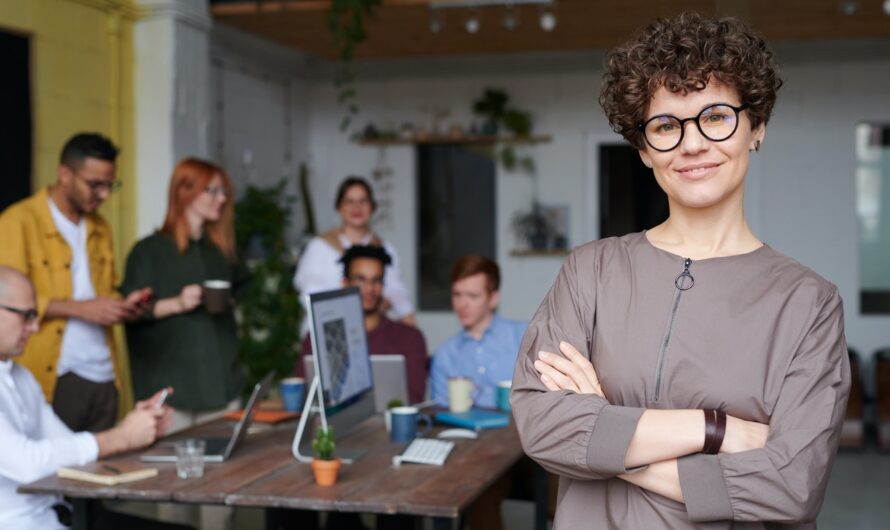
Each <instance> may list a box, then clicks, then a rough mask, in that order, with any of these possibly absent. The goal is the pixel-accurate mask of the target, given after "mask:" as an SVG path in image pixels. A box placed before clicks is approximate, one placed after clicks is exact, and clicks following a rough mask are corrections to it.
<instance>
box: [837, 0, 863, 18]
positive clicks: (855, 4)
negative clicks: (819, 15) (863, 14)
mask: <svg viewBox="0 0 890 530" xmlns="http://www.w3.org/2000/svg"><path fill="white" fill-rule="evenodd" d="M838 9H839V10H840V12H841V13H843V14H844V15H846V16H848V17H851V16H853V15H855V14H856V13H858V12H859V1H858V0H841V2H840V4H838Z"/></svg>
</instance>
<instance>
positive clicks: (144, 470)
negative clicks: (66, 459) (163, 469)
mask: <svg viewBox="0 0 890 530" xmlns="http://www.w3.org/2000/svg"><path fill="white" fill-rule="evenodd" d="M56 474H57V475H58V476H59V478H69V479H73V480H80V481H83V482H92V483H94V484H102V485H104V486H114V485H115V484H124V483H127V482H135V481H137V480H142V479H146V478H151V477H154V476H156V475H157V474H158V470H157V469H155V468H153V467H139V468H135V469H133V468H131V467H127V468H125V467H123V464H118V463H115V464H114V465H111V464H103V463H101V462H96V463H94V464H90V465H87V466H83V467H77V468H76V467H63V468H60V469H59V470H58V471H57V472H56Z"/></svg>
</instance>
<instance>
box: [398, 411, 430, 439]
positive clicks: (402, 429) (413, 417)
mask: <svg viewBox="0 0 890 530" xmlns="http://www.w3.org/2000/svg"><path fill="white" fill-rule="evenodd" d="M389 414H390V423H391V424H392V430H391V431H389V438H390V440H392V441H393V442H396V443H406V442H410V441H411V440H413V439H415V438H417V436H418V435H420V434H425V433H426V432H427V431H429V430H430V428H431V427H432V426H433V422H432V420H430V417H429V416H427V415H426V414H421V413H420V411H419V409H418V408H417V407H395V408H392V409H389ZM421 421H422V422H424V423H425V424H426V428H425V429H424V430H423V431H422V432H420V433H418V432H417V423H418V422H421Z"/></svg>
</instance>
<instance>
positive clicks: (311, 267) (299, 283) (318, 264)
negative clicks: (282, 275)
mask: <svg viewBox="0 0 890 530" xmlns="http://www.w3.org/2000/svg"><path fill="white" fill-rule="evenodd" d="M338 259H339V254H338V253H337V251H336V250H335V249H334V248H332V247H331V246H330V245H329V244H327V243H326V242H325V241H324V240H322V239H321V238H318V237H316V238H313V239H312V240H311V241H309V244H307V245H306V250H304V251H303V255H302V256H300V263H299V264H298V265H297V270H296V272H295V273H294V287H296V289H297V290H298V291H299V292H300V297H301V298H302V297H303V296H305V295H307V294H312V293H317V292H319V291H324V290H327V289H336V288H337V287H339V285H340V279H341V278H342V277H343V266H342V265H340V264H339V263H337V260H338Z"/></svg>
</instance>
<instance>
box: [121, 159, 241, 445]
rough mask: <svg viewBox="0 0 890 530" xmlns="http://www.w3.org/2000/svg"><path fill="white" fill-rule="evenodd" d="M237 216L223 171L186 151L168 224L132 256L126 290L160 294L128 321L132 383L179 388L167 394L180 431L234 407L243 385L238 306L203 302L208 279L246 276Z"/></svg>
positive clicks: (141, 388) (233, 280)
mask: <svg viewBox="0 0 890 530" xmlns="http://www.w3.org/2000/svg"><path fill="white" fill-rule="evenodd" d="M232 217H233V205H232V182H231V180H229V177H228V175H226V173H225V171H223V169H222V168H220V167H219V166H216V165H215V164H213V163H211V162H207V161H204V160H199V159H196V158H186V159H185V160H183V161H181V162H180V163H179V164H178V165H177V166H176V168H175V169H174V170H173V177H172V178H171V180H170V192H169V197H168V203H167V218H166V220H165V221H164V226H163V227H162V228H161V229H160V230H159V231H157V232H155V233H154V234H152V235H150V236H148V237H146V238H145V239H143V240H141V241H139V242H138V243H136V245H135V246H134V247H133V250H131V251H130V255H129V256H128V257H127V269H126V279H125V280H124V283H123V285H122V286H121V292H124V293H128V292H130V291H134V290H136V289H139V288H141V287H150V288H151V289H152V293H153V295H154V296H153V298H152V300H150V301H149V303H148V304H147V308H146V310H145V313H144V314H143V316H142V318H141V319H139V320H137V321H136V322H133V323H131V324H128V325H127V345H128V347H129V350H130V362H131V365H132V373H133V388H134V391H135V394H136V396H137V399H143V398H144V396H149V395H151V394H152V393H153V392H154V390H155V389H157V388H162V387H166V386H172V387H174V388H175V389H176V393H175V394H171V395H170V398H169V403H170V405H171V406H172V407H173V408H174V409H175V410H176V414H175V417H174V422H173V423H174V424H173V429H174V430H175V429H182V428H185V427H188V426H191V425H195V424H197V423H200V422H202V421H205V420H208V419H212V418H213V417H215V416H218V415H219V414H220V413H221V412H223V411H224V410H226V409H228V408H232V407H233V406H235V405H236V403H233V402H234V401H236V399H237V397H238V395H239V393H240V391H241V385H242V374H241V369H240V366H239V364H238V358H237V337H236V331H235V330H236V328H235V317H234V312H233V308H232V306H231V304H229V305H228V307H226V308H225V309H223V310H222V311H221V312H214V313H210V312H208V311H207V308H206V307H205V306H204V305H202V290H203V287H202V285H203V283H204V282H206V281H208V280H222V281H225V282H229V285H230V286H234V285H236V284H238V283H240V282H238V281H237V280H238V277H239V276H240V271H243V269H241V268H240V267H238V265H237V261H236V257H235V237H234V230H233V226H232ZM158 385H160V386H158Z"/></svg>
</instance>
